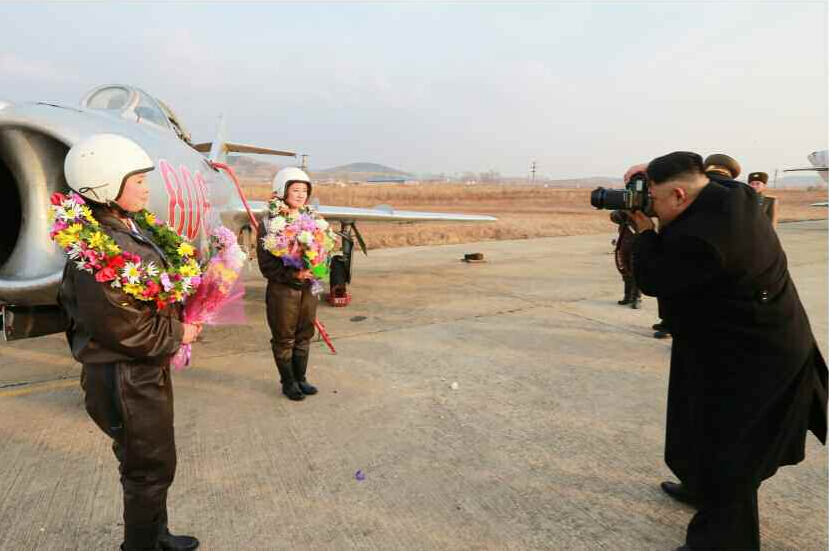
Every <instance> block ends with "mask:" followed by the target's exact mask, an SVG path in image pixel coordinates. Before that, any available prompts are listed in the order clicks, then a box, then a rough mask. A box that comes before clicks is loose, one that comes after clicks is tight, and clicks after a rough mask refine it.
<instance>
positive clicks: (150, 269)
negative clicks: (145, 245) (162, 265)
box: [144, 261, 158, 276]
mask: <svg viewBox="0 0 829 552" xmlns="http://www.w3.org/2000/svg"><path fill="white" fill-rule="evenodd" d="M144 272H146V273H147V276H157V275H158V267H157V266H155V263H154V262H153V261H150V262H149V263H147V268H145V269H144Z"/></svg>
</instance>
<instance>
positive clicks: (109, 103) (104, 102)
mask: <svg viewBox="0 0 829 552" xmlns="http://www.w3.org/2000/svg"><path fill="white" fill-rule="evenodd" d="M129 100H130V92H129V90H127V89H126V88H121V87H120V86H111V87H109V88H103V89H101V90H99V91H98V92H96V93H95V94H93V95H92V97H90V98H89V100H88V101H87V102H86V105H87V107H90V108H91V109H110V110H113V111H120V110H121V109H124V108H125V107H126V106H127V103H128V102H129Z"/></svg>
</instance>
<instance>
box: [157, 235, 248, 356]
mask: <svg viewBox="0 0 829 552" xmlns="http://www.w3.org/2000/svg"><path fill="white" fill-rule="evenodd" d="M210 250H211V252H212V255H211V257H210V261H208V263H207V266H206V267H205V268H204V270H203V271H202V276H201V282H199V285H198V288H196V292H195V293H194V294H193V295H191V296H190V298H189V299H188V300H187V303H186V304H185V305H184V312H183V314H182V321H183V322H185V323H189V324H198V323H201V324H210V325H217V324H244V323H245V322H246V317H245V305H244V296H245V285H244V283H243V282H242V278H240V277H239V275H240V274H241V272H242V268H243V266H244V264H245V254H244V252H243V251H242V248H241V247H239V243H238V242H237V241H236V236H235V235H234V234H233V232H231V231H230V230H228V229H227V228H225V227H224V226H220V227H218V228H216V229H215V230H213V231H212V232H211V234H210ZM191 356H192V347H191V346H190V345H189V344H186V345H182V346H181V348H180V349H179V350H178V351H177V352H176V354H175V355H173V358H172V359H170V364H172V366H173V368H175V369H176V370H182V369H184V368H186V367H187V366H188V365H189V364H190V358H191Z"/></svg>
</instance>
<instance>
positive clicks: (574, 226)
mask: <svg viewBox="0 0 829 552" xmlns="http://www.w3.org/2000/svg"><path fill="white" fill-rule="evenodd" d="M245 189H246V193H247V194H248V196H249V197H250V199H260V200H262V199H266V198H267V197H268V195H269V194H270V186H269V185H262V184H258V183H247V184H245ZM314 195H315V196H316V197H318V198H319V200H320V203H322V204H324V205H343V206H348V207H373V206H375V205H379V204H389V205H392V206H393V207H394V208H396V209H406V210H415V211H441V212H456V213H468V214H486V215H493V216H496V217H498V222H495V223H476V224H471V223H465V224H459V223H446V224H443V223H424V224H386V223H363V224H362V225H361V226H360V230H361V232H362V234H363V237H364V238H365V239H366V243H367V245H368V247H369V248H370V249H376V248H384V247H401V246H406V245H435V244H451V243H469V242H477V241H488V240H510V239H522V238H541V237H549V236H572V235H579V234H604V233H611V232H613V231H614V230H615V226H614V225H613V224H612V223H611V222H610V219H609V218H608V217H609V213H608V212H607V211H597V210H596V209H594V208H592V207H591V206H590V190H589V189H561V188H542V187H514V186H492V185H487V186H483V185H476V186H464V185H459V184H422V185H416V186H414V185H382V186H377V185H352V186H344V187H340V186H326V185H317V186H316V187H315V189H314ZM773 195H775V196H777V198H778V201H779V202H780V213H781V220H782V221H791V220H808V219H817V218H826V217H827V209H826V208H817V207H810V206H809V204H810V203H815V202H818V201H826V199H827V192H826V190H822V191H809V190H794V189H777V190H774V191H773Z"/></svg>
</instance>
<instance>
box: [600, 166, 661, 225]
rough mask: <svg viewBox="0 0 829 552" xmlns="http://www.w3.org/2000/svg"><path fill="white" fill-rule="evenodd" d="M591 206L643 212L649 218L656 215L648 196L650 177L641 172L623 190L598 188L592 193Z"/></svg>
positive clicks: (631, 178)
mask: <svg viewBox="0 0 829 552" xmlns="http://www.w3.org/2000/svg"><path fill="white" fill-rule="evenodd" d="M590 205H592V206H593V207H595V208H596V209H608V210H611V211H616V210H621V211H642V213H644V214H646V215H647V216H649V217H652V216H654V214H655V213H654V212H653V205H652V204H651V196H650V194H648V177H647V175H646V174H645V173H641V172H640V173H636V174H634V175H633V176H632V177H630V180H629V181H628V182H626V183H625V187H624V188H623V189H621V190H617V189H614V188H596V189H595V190H593V191H592V192H590Z"/></svg>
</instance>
